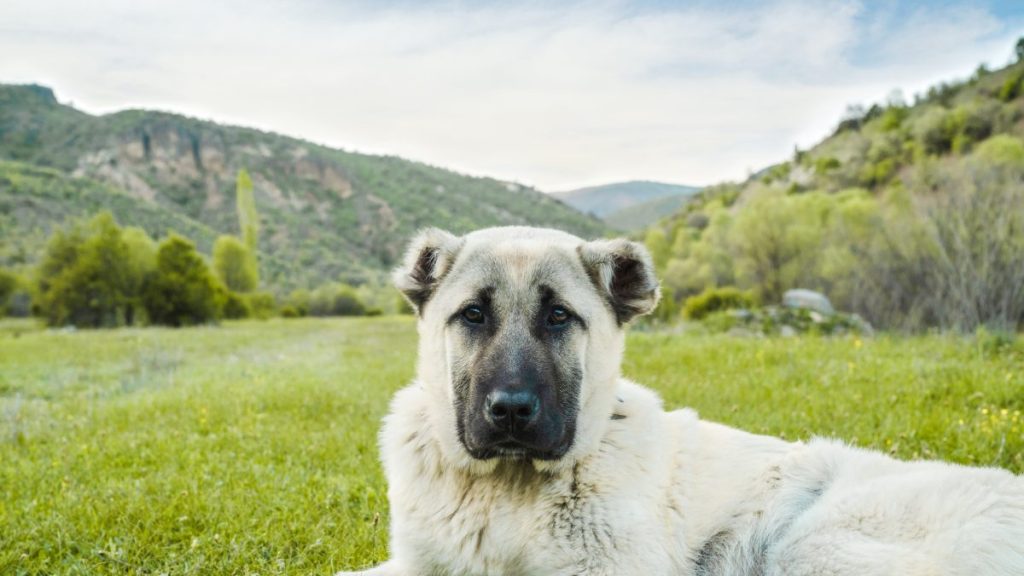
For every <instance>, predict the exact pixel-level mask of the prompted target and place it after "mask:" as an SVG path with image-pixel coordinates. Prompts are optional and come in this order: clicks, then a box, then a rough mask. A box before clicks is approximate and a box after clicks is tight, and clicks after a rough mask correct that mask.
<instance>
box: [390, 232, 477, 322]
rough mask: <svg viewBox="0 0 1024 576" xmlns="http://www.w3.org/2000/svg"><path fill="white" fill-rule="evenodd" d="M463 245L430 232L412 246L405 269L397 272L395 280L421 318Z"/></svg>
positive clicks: (418, 236) (441, 233)
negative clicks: (426, 305) (424, 307)
mask: <svg viewBox="0 0 1024 576" xmlns="http://www.w3.org/2000/svg"><path fill="white" fill-rule="evenodd" d="M462 243H463V239H462V238H459V237H456V236H454V235H452V234H451V233H449V232H445V231H444V230H440V229H438V228H427V229H426V230H423V231H422V232H420V233H419V234H417V235H416V237H415V238H413V239H412V241H411V242H409V248H408V249H407V250H406V252H405V258H404V259H403V260H402V265H401V266H399V267H398V268H396V269H395V271H394V273H393V275H392V279H393V280H394V282H395V287H397V288H398V289H399V290H400V291H401V292H402V294H403V295H404V296H405V298H406V300H408V301H409V303H410V304H412V306H413V308H415V309H416V312H417V313H418V314H420V315H421V316H422V315H423V306H424V305H425V304H426V303H427V301H428V300H430V296H431V295H432V294H433V293H434V290H435V289H436V288H437V285H438V283H439V282H440V281H441V279H442V278H444V275H445V274H447V273H448V270H449V269H450V268H451V266H452V262H454V261H455V256H456V255H457V254H458V253H459V249H461V248H462Z"/></svg>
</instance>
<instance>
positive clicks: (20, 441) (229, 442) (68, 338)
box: [0, 317, 1024, 574]
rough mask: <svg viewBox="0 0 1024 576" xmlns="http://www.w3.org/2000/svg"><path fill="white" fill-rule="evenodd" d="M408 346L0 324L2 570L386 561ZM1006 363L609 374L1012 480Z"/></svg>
mask: <svg viewBox="0 0 1024 576" xmlns="http://www.w3.org/2000/svg"><path fill="white" fill-rule="evenodd" d="M415 352H416V335H415V322H414V321H413V320H412V319H411V318H407V317H406V318H381V319H363V318H346V319H330V320H312V319H306V320H289V321H279V320H271V321H269V322H267V323H262V322H260V323H257V322H239V323H235V322H227V323H225V324H224V326H222V327H220V328H218V329H216V330H209V329H205V328H192V329H183V330H147V331H131V332H127V333H125V332H100V333H90V334H67V333H61V332H56V331H39V330H37V331H32V332H27V333H23V334H21V335H20V337H17V338H15V337H13V336H12V335H10V334H8V333H6V332H3V331H2V330H0V366H3V370H2V380H0V382H2V384H0V386H3V387H4V393H3V394H0V433H2V440H0V486H2V487H3V491H4V492H3V493H4V497H3V500H2V502H3V511H2V512H0V534H2V535H3V536H2V538H3V542H4V545H3V546H0V573H3V574H18V573H22V572H23V573H26V574H110V573H118V574H122V573H132V574H134V573H142V574H162V573H166V574H195V573H200V572H201V573H204V574H257V573H259V574H279V573H284V572H286V573H294V574H332V573H334V572H336V571H338V570H354V569H361V568H363V567H365V566H369V565H372V564H374V563H376V562H379V561H381V560H383V559H385V558H386V557H387V554H388V550H387V540H388V539H387V527H388V523H389V514H388V506H387V497H386V494H387V485H386V482H385V479H384V474H383V471H382V468H381V465H380V463H379V454H378V448H377V447H378V442H377V434H378V432H379V430H380V420H381V418H382V417H383V416H384V415H385V414H386V413H387V410H388V403H389V401H390V399H391V397H392V395H393V394H394V392H395V391H396V390H397V389H398V388H400V387H403V386H405V385H407V384H408V383H409V382H410V380H411V378H412V377H413V373H414V362H415ZM55 358H59V361H54V359H55ZM231 358H238V359H239V361H238V362H232V361H230V359H231ZM1022 365H1024V348H1022V344H1021V342H1020V341H1019V340H1018V341H1017V342H1016V343H1010V344H999V345H991V346H990V345H978V343H977V342H976V341H975V339H974V338H959V337H943V336H929V337H915V338H900V337H888V336H887V337H879V338H856V337H852V336H851V337H843V338H816V337H800V338H791V339H786V338H733V337H727V336H709V337H690V336H686V335H683V336H680V335H678V334H670V333H664V332H657V331H655V332H640V331H635V330H634V331H633V332H632V333H630V334H629V336H628V338H627V344H626V359H625V364H624V366H623V373H624V375H625V376H626V377H628V378H630V379H632V380H635V381H637V382H640V383H641V384H643V385H645V386H650V387H652V388H654V389H655V390H656V391H657V392H658V393H659V394H660V395H661V396H662V397H663V398H664V402H665V407H666V409H669V410H672V409H677V408H680V407H683V406H689V407H693V408H694V409H696V410H697V411H698V412H699V413H700V415H701V417H702V418H705V419H708V420H711V421H717V422H722V423H723V424H726V425H729V426H734V427H738V428H741V429H744V430H748V431H750V432H753V433H758V434H767V435H772V436H782V437H784V438H787V439H790V440H806V439H809V438H812V437H815V436H819V437H820V436H823V437H832V438H840V439H843V440H847V441H849V442H852V443H853V444H854V445H856V446H860V447H864V448H871V449H875V450H881V451H884V452H886V453H889V454H891V455H892V456H894V457H897V458H901V459H906V460H910V459H921V458H942V459H948V460H951V461H954V462H959V463H963V464H970V465H980V466H1001V467H1006V468H1008V469H1010V470H1011V471H1013V472H1016V473H1021V472H1024V438H1022V436H1021V431H1020V426H1021V418H1022V414H1021V412H1022V411H1024V405H1022V399H1021V390H1022V389H1024V372H1022V371H1021V366H1022ZM680 367H685V369H680ZM339 383H343V385H340V384H339ZM1004 411H1005V414H1004ZM143 496H144V497H143ZM55 543H64V545H62V546H61V547H59V548H58V547H56V546H55ZM328 544H329V545H328ZM100 551H102V553H100ZM129 567H130V568H129Z"/></svg>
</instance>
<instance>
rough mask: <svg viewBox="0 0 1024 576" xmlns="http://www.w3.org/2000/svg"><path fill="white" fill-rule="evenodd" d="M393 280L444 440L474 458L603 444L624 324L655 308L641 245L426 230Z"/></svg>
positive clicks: (552, 235) (558, 453)
mask: <svg viewBox="0 0 1024 576" xmlns="http://www.w3.org/2000/svg"><path fill="white" fill-rule="evenodd" d="M395 282H396V285H397V286H398V288H399V289H400V290H401V291H402V293H403V294H405V296H406V298H408V300H409V302H410V303H411V304H412V305H413V306H414V307H415V309H416V312H417V314H418V315H419V328H420V357H419V369H418V371H419V379H420V381H421V383H422V385H424V386H426V387H427V388H428V389H429V390H430V392H431V394H433V395H434V398H435V400H437V401H439V402H441V403H443V405H441V406H437V407H436V411H437V412H440V413H441V414H439V415H436V416H437V417H438V419H439V424H440V426H441V428H442V429H441V430H440V431H439V432H440V433H441V434H443V435H449V436H447V437H446V438H444V439H442V440H447V441H448V444H449V449H454V448H456V447H457V448H459V449H460V450H461V452H462V453H463V454H465V455H468V456H469V457H471V458H472V459H473V460H475V461H482V460H483V461H486V460H491V459H497V458H522V459H531V460H534V461H557V460H559V459H562V458H563V457H565V456H566V455H567V453H569V452H570V451H571V450H574V449H576V450H581V449H583V448H584V447H583V446H582V444H583V443H582V442H581V441H580V440H579V439H580V438H584V437H592V436H597V437H599V436H600V433H601V432H602V431H603V429H604V426H605V425H606V422H607V420H608V419H609V418H610V417H611V412H612V409H613V403H614V393H613V390H614V385H615V381H616V380H617V379H618V377H619V364H620V362H621V357H622V340H623V325H624V324H625V323H626V322H628V321H629V320H630V319H632V318H633V317H635V316H637V315H639V314H645V313H647V312H650V311H651V310H652V309H653V308H654V306H655V304H656V303H657V301H658V284H657V280H656V278H655V276H654V271H653V268H652V266H651V261H650V257H649V255H648V254H647V251H646V250H645V249H644V248H643V246H642V245H640V244H637V243H634V242H629V241H626V240H599V241H594V242H585V241H583V240H581V239H579V238H577V237H575V236H572V235H569V234H566V233H564V232H559V231H555V230H545V229H536V228H512V227H510V228H491V229H486V230H481V231H478V232H474V233H471V234H468V235H466V236H463V237H456V236H453V235H451V234H449V233H447V232H443V231H440V230H427V231H425V232H423V233H421V234H420V235H419V236H418V237H417V238H415V239H414V240H413V241H412V243H411V245H410V248H409V251H408V254H407V256H406V258H405V261H404V264H403V265H402V266H401V267H400V268H399V269H398V270H396V272H395ZM456 442H457V446H456Z"/></svg>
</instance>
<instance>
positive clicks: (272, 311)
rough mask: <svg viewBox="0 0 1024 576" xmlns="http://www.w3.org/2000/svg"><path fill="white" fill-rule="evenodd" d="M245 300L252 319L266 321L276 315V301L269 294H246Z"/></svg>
mask: <svg viewBox="0 0 1024 576" xmlns="http://www.w3.org/2000/svg"><path fill="white" fill-rule="evenodd" d="M245 299H246V301H247V302H248V304H249V310H251V315H252V317H253V318H259V319H261V320H266V319H267V318H271V317H273V316H274V315H276V314H277V299H276V298H274V295H273V294H271V293H270V292H253V293H251V294H246V295H245Z"/></svg>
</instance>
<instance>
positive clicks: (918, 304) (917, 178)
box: [646, 41, 1024, 331]
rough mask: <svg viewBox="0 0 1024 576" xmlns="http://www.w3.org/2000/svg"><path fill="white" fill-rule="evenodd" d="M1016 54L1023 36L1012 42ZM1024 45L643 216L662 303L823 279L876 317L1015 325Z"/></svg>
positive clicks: (892, 322)
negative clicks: (657, 218) (1007, 59)
mask: <svg viewBox="0 0 1024 576" xmlns="http://www.w3.org/2000/svg"><path fill="white" fill-rule="evenodd" d="M1018 55H1024V41H1022V42H1021V43H1019V44H1018ZM1022 229H1024V59H1021V60H1018V61H1017V62H1016V63H1014V64H1011V65H1008V66H1006V67H1005V68H1002V69H999V70H995V71H992V70H988V69H986V68H985V67H979V68H978V69H977V70H976V71H975V72H974V73H973V74H972V75H971V76H970V77H969V78H967V79H965V80H961V81H956V82H951V83H943V84H940V85H937V86H935V87H933V88H931V89H930V90H928V92H927V93H925V94H922V95H918V96H916V97H915V99H914V102H913V103H912V104H911V103H906V102H904V101H902V99H901V98H890V100H889V101H888V102H886V103H884V104H875V105H872V106H870V107H867V108H863V107H853V108H851V109H850V111H849V112H848V114H847V115H846V117H845V118H843V119H842V121H841V122H839V124H838V126H837V127H836V129H835V131H834V133H833V134H831V135H830V136H828V137H827V138H824V139H823V140H822V141H821V142H819V143H818V144H816V145H815V146H813V147H811V148H810V149H807V150H797V151H796V152H795V154H794V155H793V157H792V158H790V159H787V160H786V161H784V162H780V163H778V164H775V165H773V166H770V167H768V168H766V169H764V170H761V171H759V172H757V173H756V174H754V175H753V176H751V177H750V178H749V179H747V180H746V181H744V182H739V183H723V184H720V185H716V186H710V187H708V188H705V189H704V190H702V191H701V192H700V193H698V194H697V195H695V196H694V197H693V198H692V199H691V200H690V201H689V202H687V203H686V204H685V205H684V206H683V207H682V208H681V209H680V210H678V211H677V212H676V213H675V214H673V215H672V216H671V217H669V218H667V219H665V220H663V221H661V222H659V223H657V224H656V225H654V226H652V227H650V228H649V229H648V230H647V231H646V238H647V244H648V246H649V247H650V248H651V249H652V251H653V252H654V253H655V260H656V262H657V264H658V266H659V269H660V271H661V273H662V275H663V277H664V284H663V288H664V290H663V294H664V295H665V296H666V297H665V298H663V303H664V306H663V307H662V309H661V312H660V313H661V314H662V316H663V317H669V316H672V315H674V314H676V313H677V310H678V308H674V307H676V306H678V305H679V304H681V303H682V301H683V300H685V299H686V298H688V297H690V296H693V295H695V294H697V293H700V292H702V291H705V290H710V289H714V288H716V287H723V286H737V287H739V288H741V289H746V290H750V291H751V292H753V293H754V294H755V295H756V296H758V297H759V298H760V299H761V301H762V302H764V303H766V304H773V303H777V302H779V301H780V298H781V295H782V293H783V292H784V291H785V290H787V289H790V288H811V289H815V290H819V291H822V292H825V293H826V294H827V295H828V296H829V297H830V298H832V300H833V303H835V304H836V305H837V306H838V307H839V308H840V309H842V310H849V311H852V312H856V313H858V314H861V315H862V316H864V317H866V318H867V319H868V320H869V321H870V322H872V323H873V324H875V325H877V326H883V327H892V328H901V329H911V330H918V329H924V328H934V327H940V328H950V329H959V330H965V331H970V330H974V329H975V328H976V327H978V326H986V327H988V328H990V329H996V330H1015V329H1017V328H1018V327H1022V326H1024V268H1022V267H1021V266H1020V262H1024V234H1021V230H1022Z"/></svg>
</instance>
